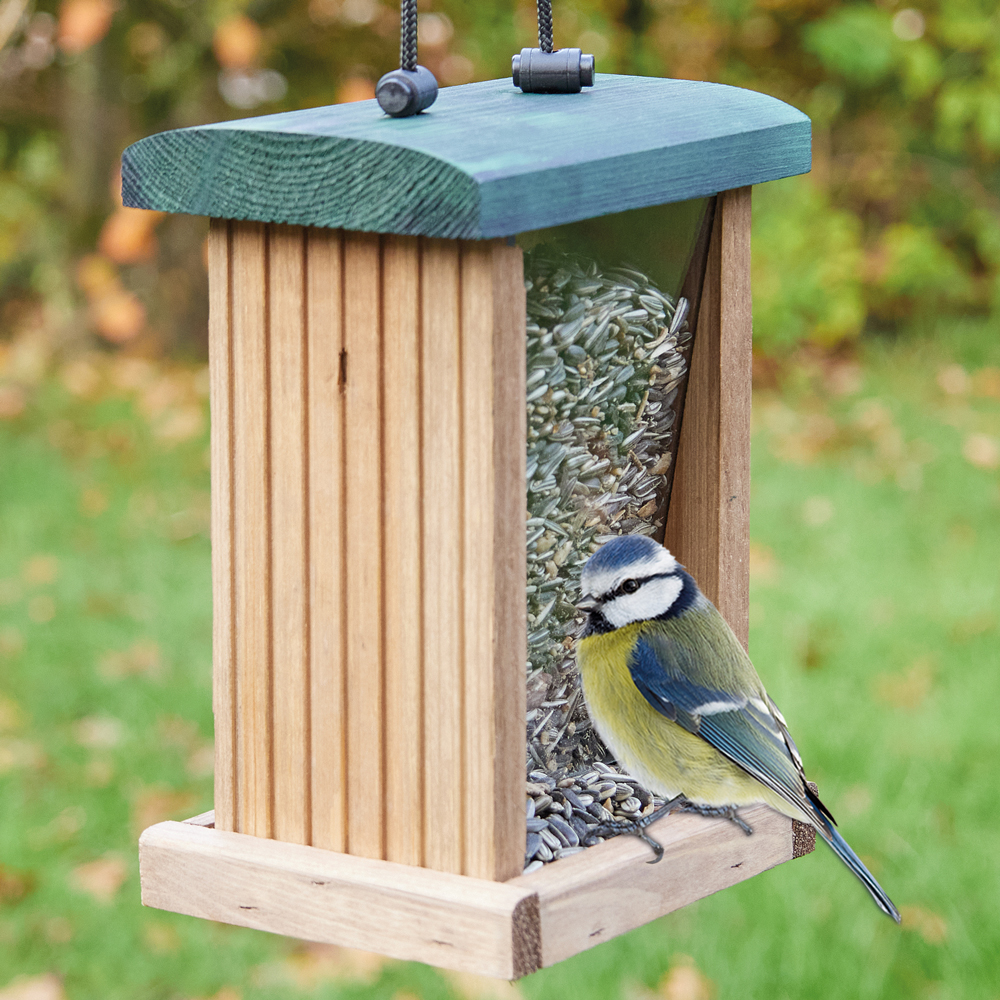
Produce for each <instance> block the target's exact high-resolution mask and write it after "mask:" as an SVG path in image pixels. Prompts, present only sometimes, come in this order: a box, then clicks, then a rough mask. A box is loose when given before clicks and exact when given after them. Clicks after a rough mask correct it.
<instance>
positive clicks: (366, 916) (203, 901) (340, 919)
mask: <svg viewBox="0 0 1000 1000" xmlns="http://www.w3.org/2000/svg"><path fill="white" fill-rule="evenodd" d="M139 870H140V879H141V883H142V901H143V903H144V904H145V905H146V906H154V907H157V908H159V909H163V910H172V911H174V912H176V913H187V914H190V915H191V916H196V917H204V918H207V919H209V920H217V921H222V922H224V923H229V924H238V925H240V926H242V927H254V928H257V929H258V930H264V931H271V932H272V933H275V934H284V935H287V936H289V937H298V938H305V939H306V940H309V941H324V942H329V943H332V944H339V945H344V946H346V947H349V948H361V949H365V950H369V951H379V952H381V953H382V954H385V955H389V956H391V957H392V958H398V959H407V960H413V961H420V962H427V963H430V964H432V965H440V966H444V967H446V968H451V969H459V970H462V971H467V972H479V973H482V974H484V975H488V976H496V977H498V978H502V979H514V978H517V977H518V976H523V975H526V974H528V973H529V972H533V971H534V970H535V969H537V968H538V957H539V941H538V907H537V898H536V896H535V894H534V891H533V890H532V889H530V888H529V889H525V888H522V887H515V886H511V885H509V884H508V885H505V884H503V883H499V882H487V881H483V880H480V879H470V878H466V877H464V876H462V875H453V874H450V873H447V872H430V871H427V870H426V869H422V868H413V867H410V866H408V865H400V864H395V863H393V862H391V861H378V860H371V859H368V858H359V857H351V856H349V855H346V854H334V853H332V852H330V851H322V850H318V849H316V848H315V847H304V846H301V845H298V844H284V843H281V842H279V841H268V840H260V839H258V838H255V837H245V836H242V835H240V834H238V833H223V832H221V831H218V830H211V829H205V828H204V827H199V826H192V825H189V824H186V823H159V824H157V825H156V826H152V827H150V828H149V829H148V830H146V831H145V832H144V833H143V835H142V837H141V839H140V841H139Z"/></svg>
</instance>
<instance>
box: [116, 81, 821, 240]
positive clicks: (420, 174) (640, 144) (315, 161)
mask: <svg viewBox="0 0 1000 1000" xmlns="http://www.w3.org/2000/svg"><path fill="white" fill-rule="evenodd" d="M810 132H811V129H810V124H809V119H808V118H807V117H806V116H805V115H804V114H802V112H800V111H797V110H796V109H795V108H793V107H790V106H789V105H787V104H783V103H782V102H781V101H778V100H776V99H775V98H773V97H768V96H767V95H766V94H759V93H755V92H753V91H749V90H740V89H739V88H737V87H728V86H721V85H719V84H712V83H701V82H695V81H691V80H663V79H655V78H651V77H634V76H615V75H612V74H606V73H602V74H601V76H600V79H599V80H598V82H597V85H596V86H595V87H593V88H592V89H588V90H587V91H586V92H585V93H582V94H577V95H566V94H521V93H518V91H517V90H516V89H515V88H513V87H512V86H511V82H510V79H509V77H508V78H507V79H501V80H484V81H481V82H479V83H470V84H466V85H463V86H458V87H446V88H443V89H442V90H441V92H440V93H439V95H438V98H437V102H436V103H435V105H434V107H433V108H432V109H431V110H430V112H429V113H428V114H425V115H417V116H415V117H413V118H406V119H396V118H390V117H388V116H386V115H384V114H382V112H381V110H380V109H379V107H378V105H377V104H376V102H375V101H374V100H370V101H358V102H356V103H353V104H338V105H334V106H332V107H326V108H308V109H304V110H301V111H290V112H285V113H283V114H276V115H266V116H265V117H262V118H244V119H242V120H240V121H233V122H219V123H217V124H213V125H203V126H198V127H196V128H185V129H179V130H176V131H173V132H164V133H161V134H159V135H154V136H149V137H148V138H146V139H142V140H141V141H140V142H138V143H136V144H135V145H133V146H130V147H129V148H128V149H127V150H125V153H124V155H123V157H122V197H123V200H124V202H125V204H126V205H133V206H135V207H137V208H156V209H161V210H163V211H166V212H188V213H190V214H193V215H212V216H219V217H225V218H241V219H260V220H261V221H264V222H294V223H299V224H301V225H308V226H329V227H339V228H344V229H353V230H366V231H372V232H382V233H405V234H408V235H413V236H416V235H424V236H444V237H449V238H451V239H482V238H489V237H496V236H509V235H514V234H516V233H520V232H525V231H528V230H532V229H544V228H547V227H549V226H558V225H562V224H563V223H566V222H574V221H576V220H578V219H581V218H593V217H595V216H598V215H605V214H608V213H611V212H623V211H625V210H627V209H633V208H642V207H644V206H647V205H662V204H664V203H665V202H669V201H684V200H686V199H688V198H700V197H703V196H704V195H709V194H715V193H716V192H717V191H724V190H727V189H730V188H737V187H741V186H743V185H747V184H757V183H759V182H761V181H766V180H774V179H775V178H777V177H787V176H789V175H791V174H798V173H805V172H806V171H808V170H809V165H810V160H811V151H810Z"/></svg>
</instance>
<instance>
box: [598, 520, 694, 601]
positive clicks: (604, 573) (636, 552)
mask: <svg viewBox="0 0 1000 1000" xmlns="http://www.w3.org/2000/svg"><path fill="white" fill-rule="evenodd" d="M677 567H678V562H677V560H676V559H675V558H674V557H673V556H672V555H671V554H670V552H669V551H668V550H667V549H665V548H664V547H663V546H662V545H660V543H659V542H656V541H654V540H653V539H652V538H649V537H647V536H646V535H618V536H617V537H615V538H612V539H610V540H609V541H607V542H605V543H604V545H602V546H601V547H600V548H599V549H598V550H597V551H596V552H595V553H594V554H593V555H592V556H591V557H590V558H589V559H588V560H587V562H586V565H585V566H584V567H583V573H582V574H581V576H580V590H581V591H582V592H583V593H584V594H592V595H593V596H595V597H599V596H600V595H601V594H607V593H609V592H611V591H612V590H614V589H615V588H616V587H618V586H619V585H620V584H621V582H622V580H624V579H626V578H627V577H630V576H633V577H649V576H659V575H662V574H666V573H673V572H674V571H675V570H676V569H677Z"/></svg>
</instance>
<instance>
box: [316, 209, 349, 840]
mask: <svg viewBox="0 0 1000 1000" xmlns="http://www.w3.org/2000/svg"><path fill="white" fill-rule="evenodd" d="M306 240H307V242H306V245H307V278H306V290H307V311H306V317H307V326H308V355H309V372H308V385H307V390H306V391H307V393H308V396H309V411H308V412H309V581H310V583H309V595H310V605H309V611H310V647H309V656H310V666H309V681H310V688H309V701H310V718H311V725H310V735H311V751H310V774H311V777H312V795H311V798H312V843H313V844H314V845H315V846H316V847H324V848H326V849H328V850H331V851H344V850H346V849H347V797H346V787H347V786H346V731H345V725H344V723H345V686H344V685H345V677H344V656H345V650H346V635H345V633H344V628H343V612H344V590H343V583H344V579H343V575H344V574H343V567H344V553H343V514H344V510H343V502H344V478H343V473H344V453H343V448H344V394H343V392H342V389H341V386H340V354H341V350H342V348H343V331H342V319H343V312H342V310H343V301H342V260H341V234H340V233H339V232H336V231H330V230H325V229H309V230H306Z"/></svg>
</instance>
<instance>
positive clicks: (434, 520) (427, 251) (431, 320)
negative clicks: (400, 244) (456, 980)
mask: <svg viewBox="0 0 1000 1000" xmlns="http://www.w3.org/2000/svg"><path fill="white" fill-rule="evenodd" d="M422 262H423V276H422V288H421V311H422V338H421V392H422V409H421V419H422V442H423V449H422V461H423V469H422V474H421V487H422V493H423V503H422V510H423V563H424V572H423V600H424V620H423V632H424V713H425V716H424V747H425V758H424V767H425V774H424V864H425V865H426V866H427V867H428V868H437V869H439V870H441V871H448V872H461V871H462V858H463V849H462V840H463V837H462V831H463V822H464V812H463V810H464V796H465V795H466V793H467V792H468V791H469V790H468V789H466V788H464V787H463V783H462V776H463V753H464V747H463V743H464V735H465V729H464V726H463V722H462V714H463V713H462V709H463V692H462V659H463V656H462V654H463V645H464V616H463V612H464V607H463V601H462V551H461V546H462V537H463V529H462V516H463V497H462V485H461V456H462V397H461V364H462V354H461V331H460V314H459V295H460V288H459V284H460V283H459V259H458V244H457V243H455V242H452V241H446V240H427V241H425V242H424V243H423V257H422Z"/></svg>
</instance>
